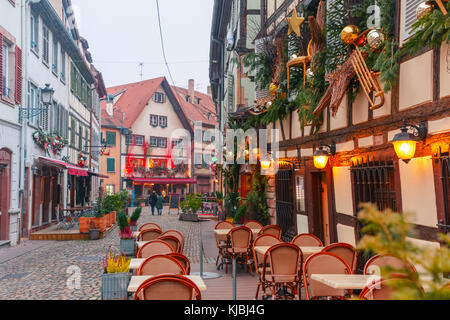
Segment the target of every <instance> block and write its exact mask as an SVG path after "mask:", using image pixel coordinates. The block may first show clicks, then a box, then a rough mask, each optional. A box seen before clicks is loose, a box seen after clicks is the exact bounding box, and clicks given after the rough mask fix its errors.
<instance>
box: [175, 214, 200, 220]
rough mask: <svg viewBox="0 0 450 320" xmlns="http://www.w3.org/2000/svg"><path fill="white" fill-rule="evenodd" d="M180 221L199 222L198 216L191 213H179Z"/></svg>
mask: <svg viewBox="0 0 450 320" xmlns="http://www.w3.org/2000/svg"><path fill="white" fill-rule="evenodd" d="M179 219H180V220H183V221H193V222H199V221H200V219H199V218H198V215H196V214H192V213H180V218H179Z"/></svg>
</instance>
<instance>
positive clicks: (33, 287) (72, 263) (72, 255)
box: [0, 208, 215, 300]
mask: <svg viewBox="0 0 450 320" xmlns="http://www.w3.org/2000/svg"><path fill="white" fill-rule="evenodd" d="M145 222H155V223H157V224H159V225H160V226H161V227H162V229H163V231H164V230H169V229H175V230H178V231H180V232H181V233H182V234H183V235H184V236H185V249H184V254H185V255H186V256H187V257H188V258H189V259H190V261H191V263H193V264H194V263H199V261H200V253H199V251H200V250H199V247H200V234H201V229H205V226H206V227H208V226H207V225H209V224H211V225H212V226H213V225H214V223H215V222H213V221H211V222H201V223H195V222H187V221H179V220H178V216H177V215H176V213H174V212H172V213H171V214H170V215H168V213H167V209H165V210H164V212H163V214H162V215H161V216H152V215H151V212H150V210H149V208H144V210H143V212H142V215H141V218H140V219H139V224H142V223H145ZM202 225H203V226H202ZM208 229H209V228H208ZM211 234H212V233H210V232H208V233H207V236H208V238H205V236H203V237H202V238H203V241H204V242H205V241H207V242H209V244H210V245H211V244H212V243H211V242H210V241H212V242H213V241H214V238H213V237H212V238H211ZM35 242H37V241H28V242H25V243H23V244H21V245H20V246H22V247H12V248H6V249H0V300H12V299H21V300H28V299H39V300H41V299H43V300H67V299H69V300H72V299H75V300H80V299H81V300H88V299H91V300H99V299H100V298H101V293H100V287H101V274H102V267H101V262H100V261H101V259H102V258H104V256H105V254H106V252H107V250H108V247H109V246H110V245H115V246H117V247H118V246H119V235H118V228H117V226H116V227H114V228H113V229H112V230H111V231H110V232H109V233H108V234H107V235H106V236H105V238H104V239H101V240H97V241H88V240H85V241H45V243H44V244H43V245H37V246H36V245H35ZM27 245H28V246H30V247H32V246H33V248H32V250H24V248H23V246H27ZM11 250H14V251H11ZM205 251H206V250H205ZM15 252H17V254H14V253H15ZM1 257H3V259H1ZM5 257H6V258H5ZM203 262H204V263H215V257H204V261H203ZM77 270H79V272H80V275H81V281H80V283H79V288H78V289H77V288H75V289H70V287H73V286H74V285H75V286H76V284H77V283H76V282H73V281H71V279H73V277H72V276H73V275H75V274H76V272H77Z"/></svg>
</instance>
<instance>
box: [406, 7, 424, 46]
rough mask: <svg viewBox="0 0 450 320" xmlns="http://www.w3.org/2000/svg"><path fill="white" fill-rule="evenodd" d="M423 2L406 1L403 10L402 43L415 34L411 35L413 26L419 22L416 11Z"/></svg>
mask: <svg viewBox="0 0 450 320" xmlns="http://www.w3.org/2000/svg"><path fill="white" fill-rule="evenodd" d="M421 2H422V0H404V1H403V4H404V6H403V8H402V16H403V17H402V21H403V22H402V24H403V28H402V29H403V32H402V42H403V41H405V40H406V39H408V38H410V37H411V36H413V35H414V34H413V33H411V29H412V25H413V24H414V23H415V22H416V21H417V17H416V9H417V6H418V5H419V4H420V3H421Z"/></svg>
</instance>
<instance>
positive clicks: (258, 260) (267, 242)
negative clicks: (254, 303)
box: [252, 234, 282, 299]
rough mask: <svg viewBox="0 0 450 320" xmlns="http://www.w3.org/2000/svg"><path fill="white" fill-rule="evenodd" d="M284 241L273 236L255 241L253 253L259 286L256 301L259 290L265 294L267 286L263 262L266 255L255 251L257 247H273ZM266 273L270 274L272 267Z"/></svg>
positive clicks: (260, 237)
mask: <svg viewBox="0 0 450 320" xmlns="http://www.w3.org/2000/svg"><path fill="white" fill-rule="evenodd" d="M281 242H282V241H281V240H280V239H278V238H277V237H275V236H274V235H271V234H263V235H261V236H259V237H257V238H256V239H255V241H253V246H252V251H253V264H254V267H255V272H256V274H257V275H258V286H257V287H256V295H255V299H258V293H259V288H261V292H263V294H264V293H265V292H266V288H267V284H266V282H264V281H263V280H264V279H263V276H262V275H263V261H264V255H263V254H261V253H258V252H256V251H255V247H258V246H264V247H265V246H273V245H274V244H278V243H281ZM266 272H267V273H270V267H269V268H266Z"/></svg>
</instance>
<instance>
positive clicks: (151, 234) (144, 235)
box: [137, 229, 161, 241]
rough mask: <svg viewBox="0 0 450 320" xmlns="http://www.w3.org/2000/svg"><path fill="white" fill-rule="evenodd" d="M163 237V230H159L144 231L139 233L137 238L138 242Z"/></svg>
mask: <svg viewBox="0 0 450 320" xmlns="http://www.w3.org/2000/svg"><path fill="white" fill-rule="evenodd" d="M160 235H161V230H159V229H144V230H142V231H141V232H139V234H138V236H137V241H150V240H155V239H156V238H158V237H159V236H160Z"/></svg>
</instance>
